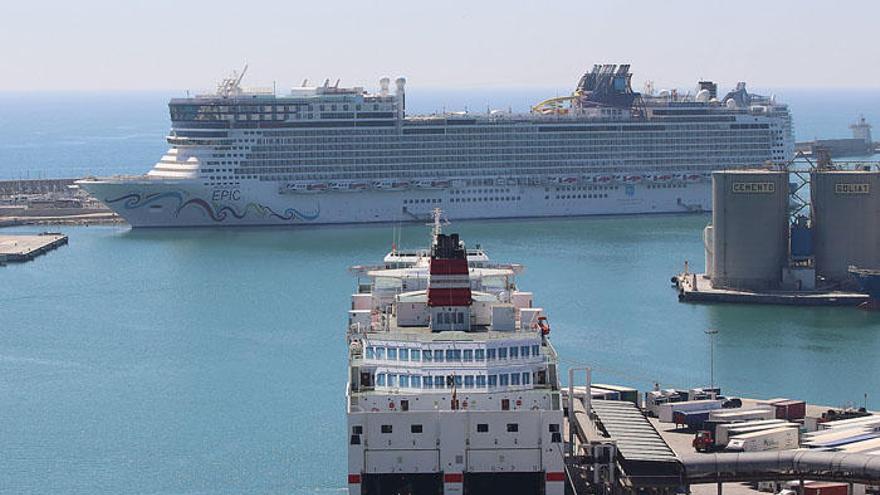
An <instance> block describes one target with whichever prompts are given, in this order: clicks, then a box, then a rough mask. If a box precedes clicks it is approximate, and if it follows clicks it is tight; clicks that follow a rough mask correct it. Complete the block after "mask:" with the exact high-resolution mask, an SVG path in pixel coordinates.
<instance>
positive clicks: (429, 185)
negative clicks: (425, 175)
mask: <svg viewBox="0 0 880 495" xmlns="http://www.w3.org/2000/svg"><path fill="white" fill-rule="evenodd" d="M415 187H417V188H419V189H445V188H447V187H449V181H448V180H439V179H427V180H420V181H416V182H415Z"/></svg>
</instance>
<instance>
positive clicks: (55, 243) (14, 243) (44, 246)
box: [0, 233, 67, 262]
mask: <svg viewBox="0 0 880 495" xmlns="http://www.w3.org/2000/svg"><path fill="white" fill-rule="evenodd" d="M64 244H67V236H66V235H64V234H57V233H43V234H30V235H28V234H6V235H0V262H5V261H9V262H15V261H28V260H31V259H33V258H34V257H36V256H39V255H41V254H43V253H46V252H48V251H51V250H53V249H55V248H57V247H59V246H63V245H64Z"/></svg>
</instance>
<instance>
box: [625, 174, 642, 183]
mask: <svg viewBox="0 0 880 495" xmlns="http://www.w3.org/2000/svg"><path fill="white" fill-rule="evenodd" d="M641 181H642V176H641V175H625V176H623V182H625V183H627V184H636V183H638V182H641Z"/></svg>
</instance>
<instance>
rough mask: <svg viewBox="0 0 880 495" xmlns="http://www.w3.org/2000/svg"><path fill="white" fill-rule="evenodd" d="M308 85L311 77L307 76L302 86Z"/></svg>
mask: <svg viewBox="0 0 880 495" xmlns="http://www.w3.org/2000/svg"><path fill="white" fill-rule="evenodd" d="M308 85H309V78H308V77H307V78H305V79H303V83H302V87H304V88H305V87H306V86H308Z"/></svg>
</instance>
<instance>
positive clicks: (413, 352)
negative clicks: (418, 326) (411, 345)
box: [409, 349, 422, 361]
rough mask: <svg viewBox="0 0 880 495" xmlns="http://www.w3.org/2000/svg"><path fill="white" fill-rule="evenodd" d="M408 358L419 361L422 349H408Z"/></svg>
mask: <svg viewBox="0 0 880 495" xmlns="http://www.w3.org/2000/svg"><path fill="white" fill-rule="evenodd" d="M409 359H410V361H421V360H422V351H420V350H418V349H410V351H409Z"/></svg>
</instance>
